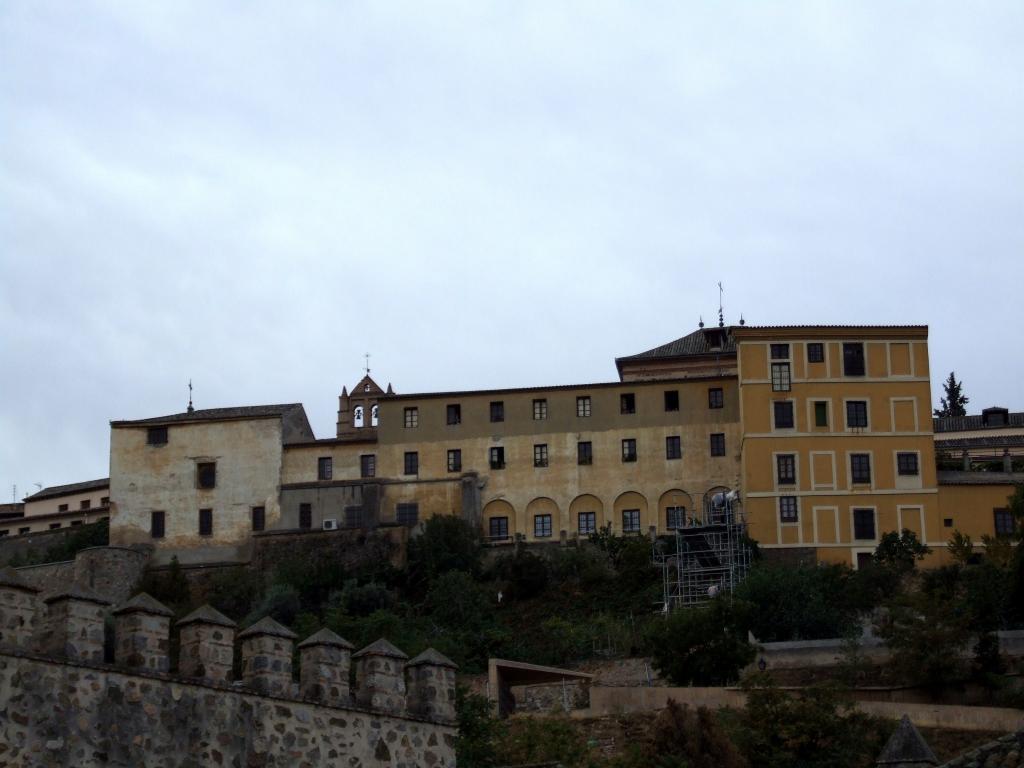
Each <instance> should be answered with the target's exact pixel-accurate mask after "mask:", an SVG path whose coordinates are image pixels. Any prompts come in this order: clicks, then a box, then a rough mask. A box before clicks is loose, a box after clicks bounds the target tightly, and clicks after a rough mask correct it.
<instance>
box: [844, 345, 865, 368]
mask: <svg viewBox="0 0 1024 768" xmlns="http://www.w3.org/2000/svg"><path fill="white" fill-rule="evenodd" d="M843 375H844V376H863V375H864V345H863V344H862V343H861V342H859V341H858V342H852V343H846V344H843Z"/></svg>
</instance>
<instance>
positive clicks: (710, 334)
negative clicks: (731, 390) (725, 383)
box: [615, 325, 736, 365]
mask: <svg viewBox="0 0 1024 768" xmlns="http://www.w3.org/2000/svg"><path fill="white" fill-rule="evenodd" d="M732 329H733V326H731V325H727V326H725V327H724V328H718V327H717V326H716V327H711V328H698V329H697V330H696V331H694V332H693V333H688V334H686V335H685V336H681V337H679V338H678V339H676V340H675V341H670V342H668V343H667V344H662V345H661V346H660V347H655V348H654V349H648V350H647V351H646V352H638V353H637V354H635V355H627V356H626V357H617V358H615V364H616V365H620V364H621V363H630V362H634V361H636V362H642V361H644V360H658V359H664V358H675V357H693V356H696V355H717V354H735V352H736V339H734V338H733V335H732ZM723 331H724V334H722V332H723ZM715 334H722V335H724V343H723V344H722V346H721V347H713V346H712V345H711V339H713V338H715Z"/></svg>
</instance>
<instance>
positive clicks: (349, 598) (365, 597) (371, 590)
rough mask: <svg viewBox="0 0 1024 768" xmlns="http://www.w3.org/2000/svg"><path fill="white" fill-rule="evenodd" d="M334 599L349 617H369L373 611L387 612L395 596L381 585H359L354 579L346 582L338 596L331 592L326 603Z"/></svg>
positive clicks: (391, 606)
mask: <svg viewBox="0 0 1024 768" xmlns="http://www.w3.org/2000/svg"><path fill="white" fill-rule="evenodd" d="M335 599H337V602H340V606H341V608H342V610H344V611H345V613H347V614H349V615H350V616H369V615H370V614H371V613H373V612H374V611H380V610H387V609H390V608H393V607H394V605H395V596H394V595H393V594H392V593H391V592H390V591H389V590H388V588H387V587H385V586H384V585H383V584H377V583H375V582H370V583H369V584H360V583H359V582H358V581H357V580H356V579H349V580H348V581H346V582H345V586H344V588H343V589H342V590H341V592H340V594H339V593H337V592H332V593H331V594H330V595H329V596H328V603H333V602H334V601H335Z"/></svg>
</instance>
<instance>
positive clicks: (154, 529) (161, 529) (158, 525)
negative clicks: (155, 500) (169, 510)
mask: <svg viewBox="0 0 1024 768" xmlns="http://www.w3.org/2000/svg"><path fill="white" fill-rule="evenodd" d="M166 523H167V515H166V513H164V512H162V511H159V510H157V511H154V512H150V513H149V535H150V536H151V537H152V538H154V539H162V538H163V537H164V536H166V535H167V528H166Z"/></svg>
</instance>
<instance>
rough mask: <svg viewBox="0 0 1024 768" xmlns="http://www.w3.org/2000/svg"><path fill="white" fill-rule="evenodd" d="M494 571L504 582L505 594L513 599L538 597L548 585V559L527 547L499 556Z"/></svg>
mask: <svg viewBox="0 0 1024 768" xmlns="http://www.w3.org/2000/svg"><path fill="white" fill-rule="evenodd" d="M492 572H493V575H494V576H495V577H497V578H498V579H499V580H501V581H502V582H504V585H505V594H506V596H507V597H509V598H510V599H512V600H528V599H530V598H531V597H536V596H537V595H539V594H540V593H541V592H543V591H544V589H545V587H547V585H548V564H547V561H546V560H544V558H543V557H539V556H537V555H535V554H534V553H533V552H530V551H529V550H526V549H521V550H519V551H518V552H516V553H515V554H514V555H505V556H504V557H501V558H499V559H498V560H497V561H495V563H494V566H493V569H492Z"/></svg>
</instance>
